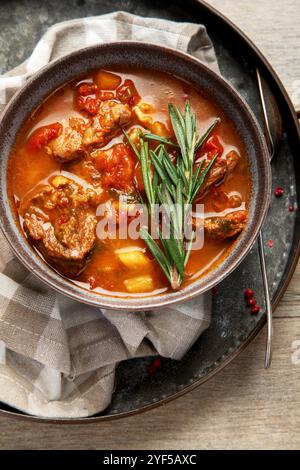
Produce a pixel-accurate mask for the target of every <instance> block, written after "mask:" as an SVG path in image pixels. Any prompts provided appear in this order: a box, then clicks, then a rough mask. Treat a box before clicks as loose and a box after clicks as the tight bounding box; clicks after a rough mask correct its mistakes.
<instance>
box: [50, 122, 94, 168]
mask: <svg viewBox="0 0 300 470" xmlns="http://www.w3.org/2000/svg"><path fill="white" fill-rule="evenodd" d="M85 127H86V125H85V123H84V121H83V119H78V118H70V119H69V124H68V125H62V130H61V133H60V134H59V136H58V137H56V138H55V139H53V140H51V141H50V142H49V143H48V144H47V146H46V150H47V151H48V152H49V153H51V154H52V155H53V156H54V157H56V158H57V159H59V160H60V161H62V162H68V161H70V160H76V159H78V158H80V157H82V156H83V155H84V153H85V149H84V146H83V143H82V132H83V130H84V129H85Z"/></svg>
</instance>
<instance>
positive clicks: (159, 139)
mask: <svg viewBox="0 0 300 470" xmlns="http://www.w3.org/2000/svg"><path fill="white" fill-rule="evenodd" d="M143 137H144V138H145V139H148V140H157V142H161V143H162V144H166V145H171V146H172V147H177V148H178V147H179V145H178V144H176V143H175V142H172V141H171V140H169V139H165V138H164V137H161V136H160V135H157V134H151V133H146V134H143Z"/></svg>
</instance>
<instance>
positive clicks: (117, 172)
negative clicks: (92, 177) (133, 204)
mask: <svg viewBox="0 0 300 470" xmlns="http://www.w3.org/2000/svg"><path fill="white" fill-rule="evenodd" d="M95 163H96V167H97V169H98V170H99V171H101V173H102V176H101V182H102V186H103V187H104V188H115V189H119V190H130V189H133V188H134V182H133V177H134V156H133V154H132V151H131V150H130V149H129V148H128V147H127V146H126V145H125V144H116V145H114V146H113V147H112V148H111V149H109V151H103V152H101V153H100V154H99V155H98V156H97V157H96V162H95Z"/></svg>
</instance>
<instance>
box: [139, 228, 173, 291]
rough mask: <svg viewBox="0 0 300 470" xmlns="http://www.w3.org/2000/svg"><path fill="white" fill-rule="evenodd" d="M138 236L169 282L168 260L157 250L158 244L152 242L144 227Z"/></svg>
mask: <svg viewBox="0 0 300 470" xmlns="http://www.w3.org/2000/svg"><path fill="white" fill-rule="evenodd" d="M140 234H141V237H142V239H143V240H144V241H145V243H146V244H147V246H148V248H149V250H150V251H151V253H152V255H153V256H154V257H155V259H156V261H157V262H158V263H159V265H160V267H161V268H162V270H163V272H164V273H165V275H166V277H167V278H168V279H169V281H170V282H171V277H170V269H171V267H170V263H169V262H168V259H167V258H166V256H165V255H164V253H163V251H162V250H161V249H160V248H159V246H158V244H157V243H156V242H155V241H154V240H153V238H152V237H151V235H150V233H149V232H148V230H147V229H146V228H145V227H142V228H141V230H140Z"/></svg>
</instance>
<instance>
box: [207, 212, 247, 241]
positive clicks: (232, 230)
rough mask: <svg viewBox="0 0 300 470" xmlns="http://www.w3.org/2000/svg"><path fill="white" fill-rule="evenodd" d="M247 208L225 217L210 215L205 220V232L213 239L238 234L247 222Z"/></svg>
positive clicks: (223, 238) (222, 238) (221, 238)
mask: <svg viewBox="0 0 300 470" xmlns="http://www.w3.org/2000/svg"><path fill="white" fill-rule="evenodd" d="M247 219H248V213H247V211H245V210H242V211H236V212H231V213H230V214H227V215H225V216H224V217H210V218H207V219H205V221H204V230H205V234H206V235H207V236H208V237H209V238H211V239H213V240H225V239H226V238H231V237H234V236H236V235H238V234H239V233H240V232H241V231H242V230H243V229H244V228H245V225H246V223H247Z"/></svg>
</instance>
